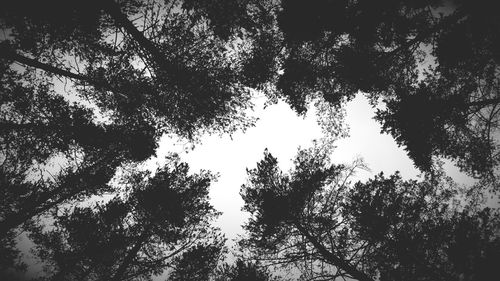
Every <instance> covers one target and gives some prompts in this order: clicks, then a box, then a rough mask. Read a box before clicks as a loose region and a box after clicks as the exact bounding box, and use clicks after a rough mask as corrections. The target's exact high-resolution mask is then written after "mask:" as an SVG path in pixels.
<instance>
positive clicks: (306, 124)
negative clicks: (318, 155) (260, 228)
mask: <svg viewBox="0 0 500 281" xmlns="http://www.w3.org/2000/svg"><path fill="white" fill-rule="evenodd" d="M346 111H347V116H346V119H345V121H346V122H347V124H349V127H350V131H349V134H350V136H349V137H348V138H344V139H341V140H339V141H337V142H336V146H337V148H336V149H335V150H334V152H333V154H332V161H333V162H334V163H350V162H352V161H353V160H354V159H356V158H357V157H362V158H363V159H364V161H365V163H366V164H367V165H368V167H369V169H370V171H359V172H358V174H357V175H356V176H357V178H356V179H358V180H366V179H367V178H370V177H372V176H373V175H375V174H378V173H379V172H381V171H383V172H384V173H386V174H392V173H394V172H395V171H400V172H401V174H402V176H403V177H404V178H406V179H409V178H416V176H417V175H418V174H419V172H418V171H417V170H416V169H415V168H414V166H413V164H412V162H411V160H410V159H409V158H408V157H407V156H406V153H405V151H404V150H403V149H402V148H399V147H398V146H397V144H396V143H395V141H394V140H393V138H392V137H391V136H389V135H387V134H381V133H380V124H379V123H377V122H376V121H375V120H373V116H374V110H373V109H372V108H371V106H370V105H369V103H368V100H367V99H366V98H365V97H363V96H362V95H358V96H357V97H356V98H355V99H354V100H352V101H351V102H349V103H348V104H347V107H346ZM255 115H256V116H258V117H259V121H258V122H257V123H256V125H255V127H252V128H250V129H248V130H247V131H246V132H245V133H242V132H239V133H236V134H234V135H233V136H232V138H231V137H229V136H222V137H221V136H217V135H214V136H206V137H203V138H202V142H201V144H198V145H196V146H195V148H194V149H193V150H186V149H185V146H182V145H178V144H177V145H176V144H175V143H174V142H173V141H172V140H169V139H167V138H164V139H162V141H161V142H160V147H159V149H158V155H157V159H163V158H164V156H165V155H166V154H167V153H168V152H171V151H175V152H178V153H179V154H180V156H181V158H182V160H183V161H186V162H187V163H189V165H190V168H191V172H197V171H199V170H200V169H205V170H211V171H212V172H214V173H218V174H219V179H218V181H217V182H215V183H214V184H213V185H212V187H211V191H210V197H211V201H212V204H213V205H214V207H215V208H216V209H217V210H218V211H221V212H222V213H223V214H222V216H221V217H220V218H219V220H218V221H217V225H218V226H220V227H221V229H222V231H223V232H224V233H225V234H226V237H227V238H229V239H230V240H231V239H234V238H236V237H237V235H238V234H242V228H241V225H242V224H243V223H244V222H245V220H246V218H247V215H246V214H245V213H244V212H242V211H241V208H242V206H243V200H242V199H241V197H240V195H239V190H240V187H241V185H242V184H244V183H245V181H246V168H254V167H255V166H256V163H257V162H258V161H259V160H261V159H262V158H263V152H264V149H265V148H267V149H268V150H269V152H271V154H273V155H274V156H275V157H277V158H278V161H279V164H280V167H281V169H282V170H284V171H287V170H288V169H290V168H291V165H292V159H293V158H294V156H295V154H296V152H297V149H298V147H299V146H301V147H309V146H311V145H312V141H313V140H314V139H319V138H321V137H322V132H321V129H320V127H319V125H318V124H317V122H316V116H315V115H314V114H313V113H312V112H308V114H307V115H306V117H299V116H297V115H296V113H295V112H294V111H292V110H291V109H290V107H289V106H288V105H287V104H286V103H284V102H279V103H277V104H274V105H271V106H269V107H267V108H265V109H263V108H262V107H258V108H257V109H256V111H255ZM157 159H153V160H152V161H151V162H150V165H154V163H156V162H159V160H157ZM446 167H447V169H448V170H449V171H450V173H451V174H452V175H453V176H455V178H456V180H459V181H464V180H466V178H465V177H463V175H459V173H458V171H457V169H456V168H454V167H453V166H452V165H446ZM230 244H232V243H230Z"/></svg>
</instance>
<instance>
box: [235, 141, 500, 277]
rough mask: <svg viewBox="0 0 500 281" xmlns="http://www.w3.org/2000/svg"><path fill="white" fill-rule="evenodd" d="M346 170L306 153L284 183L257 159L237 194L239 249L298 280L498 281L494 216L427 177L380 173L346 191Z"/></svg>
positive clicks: (267, 161) (272, 166)
mask: <svg viewBox="0 0 500 281" xmlns="http://www.w3.org/2000/svg"><path fill="white" fill-rule="evenodd" d="M357 165H359V164H357ZM355 168H356V165H355V166H353V167H347V166H342V165H340V166H339V165H331V164H329V161H328V158H327V157H326V156H325V155H324V154H323V153H322V152H321V150H318V149H317V148H313V149H308V150H302V151H299V154H298V156H297V158H296V160H295V167H294V168H293V169H292V170H291V171H290V173H287V174H285V173H283V172H281V171H280V169H279V167H278V165H277V159H276V158H274V157H273V156H272V155H271V154H270V153H269V152H265V154H264V159H263V160H262V161H260V162H259V163H258V164H257V168H255V169H252V170H249V171H248V174H249V180H248V184H246V185H244V186H243V187H242V190H241V194H242V197H243V199H244V200H245V205H244V210H245V211H247V212H249V213H250V216H251V217H250V220H249V222H248V223H247V224H246V225H245V229H246V230H247V232H248V237H247V238H245V239H243V240H242V241H241V245H242V246H243V247H244V248H245V247H246V248H247V249H249V250H250V251H251V252H252V253H253V255H252V257H253V258H254V259H256V260H261V261H262V262H264V263H266V264H267V265H273V264H274V265H281V266H283V267H284V268H285V269H288V270H290V269H291V268H298V269H300V271H301V272H302V274H303V277H304V278H306V279H321V280H323V279H324V280H327V279H328V280H330V279H336V278H340V277H344V278H347V277H348V278H353V279H355V280H366V281H368V280H408V279H411V280H477V278H478V277H479V276H480V277H481V278H485V280H493V279H492V278H494V277H495V276H498V269H497V267H496V266H494V265H493V264H494V263H495V260H496V259H497V258H498V254H499V253H500V237H499V236H498V233H499V232H498V230H499V227H500V224H499V219H500V216H499V213H498V210H491V209H488V208H483V207H481V206H480V205H475V204H468V205H465V206H460V205H457V204H455V203H453V202H454V200H455V201H456V200H458V199H457V198H458V197H457V191H456V190H457V187H456V186H454V185H453V183H452V182H450V181H449V180H447V179H446V178H444V177H443V176H442V175H440V174H437V173H436V174H433V175H432V176H430V177H428V178H425V179H424V180H422V181H414V180H409V181H404V180H402V179H401V176H400V175H399V174H397V173H396V174H395V175H392V176H390V177H389V178H386V177H384V176H383V175H382V174H380V175H378V176H376V177H375V178H374V179H372V180H369V181H368V182H366V183H361V182H358V183H356V184H354V185H353V184H351V183H350V181H351V179H350V177H351V176H352V173H353V172H354V170H353V169H355ZM462 278H464V279H462ZM488 278H489V279H488Z"/></svg>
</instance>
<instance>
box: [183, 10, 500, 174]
mask: <svg viewBox="0 0 500 281" xmlns="http://www.w3.org/2000/svg"><path fill="white" fill-rule="evenodd" d="M202 2H204V3H206V4H202ZM212 2H217V4H214V3H212ZM187 3H193V4H191V5H192V6H194V3H196V4H197V5H198V6H199V7H198V8H197V10H199V13H200V14H202V15H206V16H207V17H208V18H209V19H210V20H211V21H210V23H211V24H212V25H214V26H215V29H216V30H219V31H220V32H219V33H220V34H221V36H222V35H224V36H227V34H228V33H229V34H236V35H237V34H239V33H243V35H242V38H245V39H246V41H248V42H249V45H250V46H251V47H250V49H251V52H255V53H261V56H260V57H257V58H252V59H250V60H248V65H247V67H245V68H244V69H245V70H247V71H248V72H247V73H251V72H254V70H257V69H259V71H257V73H261V76H260V77H259V76H257V77H253V78H255V79H256V80H255V81H259V82H258V83H257V84H259V83H260V85H261V86H262V85H265V84H266V83H271V84H272V85H273V86H275V89H276V93H275V94H277V95H280V96H282V97H284V98H286V100H287V101H288V102H289V104H290V105H291V106H292V107H293V108H294V109H295V110H296V111H297V112H299V113H304V112H305V111H306V109H307V106H308V103H307V102H308V100H309V97H311V96H320V97H322V98H323V99H325V100H326V101H328V102H330V104H331V105H332V106H333V107H339V106H341V105H342V104H343V103H344V102H345V101H348V100H350V99H352V98H353V97H354V96H355V95H356V93H358V91H361V92H364V93H366V95H367V96H369V97H370V98H371V100H372V102H373V103H374V104H380V105H383V106H382V109H379V112H378V114H377V119H378V120H379V121H380V122H381V123H382V125H383V131H384V132H386V133H390V134H391V135H392V136H393V137H394V138H395V139H396V141H397V142H398V144H400V145H402V146H404V147H405V149H406V150H407V151H408V155H409V156H410V157H411V158H412V159H413V161H414V163H415V165H416V166H417V167H418V168H420V169H422V170H425V171H428V170H430V169H431V168H432V166H433V164H434V161H433V158H434V157H446V158H451V159H454V160H456V161H457V162H458V164H459V166H460V167H461V168H462V169H463V170H464V171H467V172H469V173H470V174H471V175H474V176H477V177H485V176H492V172H493V171H494V170H495V167H496V166H497V165H498V161H499V159H498V155H499V154H498V149H497V147H498V143H497V141H496V140H495V138H494V136H495V135H497V134H498V118H499V115H498V104H499V101H500V100H499V98H498V84H499V72H498V68H499V63H500V51H499V50H500V36H499V34H500V21H499V19H498V17H497V15H496V13H495V12H494V11H495V9H494V7H493V2H491V1H471V0H452V1H444V0H424V1H413V0H400V1H382V2H380V1H370V0H361V1H349V0H340V1H331V0H318V1H314V2H313V3H309V2H307V1H297V0H282V1H274V0H269V1H208V2H207V1H188V2H187ZM208 3H211V4H208ZM222 15H224V16H222ZM264 19H266V20H264ZM254 75H255V74H254ZM243 76H244V77H252V75H251V74H248V75H246V76H245V75H243Z"/></svg>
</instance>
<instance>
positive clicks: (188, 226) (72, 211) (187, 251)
mask: <svg viewBox="0 0 500 281" xmlns="http://www.w3.org/2000/svg"><path fill="white" fill-rule="evenodd" d="M169 166H170V167H169ZM169 166H167V167H165V168H163V169H161V170H158V171H156V173H155V175H154V176H152V177H149V175H147V174H145V175H144V174H140V173H139V174H138V173H137V172H135V173H133V174H131V175H130V176H129V177H128V178H127V179H126V181H125V182H124V184H125V185H126V186H127V188H129V189H131V192H130V193H129V195H128V196H126V198H124V199H122V198H120V197H114V198H113V199H112V200H110V201H109V202H107V203H105V204H102V203H98V204H97V205H95V206H89V207H75V208H68V209H66V210H65V211H62V213H61V212H60V213H61V214H55V220H56V221H55V223H54V226H53V227H51V228H50V229H49V230H48V231H45V230H44V229H43V227H41V228H39V229H38V230H35V231H33V233H32V234H31V236H32V237H33V240H34V241H35V242H36V245H37V246H36V247H37V248H36V253H37V255H38V256H39V257H40V258H41V259H42V261H44V263H45V264H46V269H45V270H46V273H47V274H48V275H47V277H46V279H47V280H52V279H57V280H75V279H78V280H151V277H152V276H154V275H160V274H162V273H164V271H165V272H166V271H167V269H168V270H171V269H170V267H171V266H174V273H173V275H174V276H178V275H179V272H180V271H187V272H188V273H189V274H195V273H196V272H195V270H191V269H193V268H186V266H188V265H186V264H185V261H184V262H182V261H183V260H185V259H186V257H187V256H192V255H193V254H196V253H198V254H199V253H206V254H207V255H208V256H207V257H209V258H211V259H208V260H209V261H210V262H211V263H213V262H214V261H215V262H216V260H217V258H218V253H219V252H220V251H221V250H222V248H223V246H224V242H225V239H224V238H223V237H222V236H221V235H220V234H219V233H218V230H217V229H215V228H213V227H211V226H210V222H211V221H212V220H213V219H214V218H215V217H216V216H217V215H218V213H217V212H215V210H214V209H213V208H212V206H211V205H210V204H209V202H208V187H209V185H210V182H211V180H212V179H213V177H212V176H211V175H210V174H208V173H200V174H194V175H188V166H187V165H186V164H185V163H180V162H179V161H178V159H173V161H172V163H170V164H169ZM198 254H196V255H198ZM203 257H205V256H203ZM199 258H201V257H199ZM214 258H215V260H214ZM179 259H180V260H179ZM199 265H201V264H199ZM209 265H210V264H207V265H206V266H205V267H204V268H208V269H210V268H211V267H210V266H209ZM199 270H203V268H200V269H199ZM200 274H203V272H200ZM192 276H193V277H194V275H192ZM173 280H177V279H175V278H174V279H173ZM182 280H186V279H182ZM190 280H204V279H203V277H200V278H199V279H190Z"/></svg>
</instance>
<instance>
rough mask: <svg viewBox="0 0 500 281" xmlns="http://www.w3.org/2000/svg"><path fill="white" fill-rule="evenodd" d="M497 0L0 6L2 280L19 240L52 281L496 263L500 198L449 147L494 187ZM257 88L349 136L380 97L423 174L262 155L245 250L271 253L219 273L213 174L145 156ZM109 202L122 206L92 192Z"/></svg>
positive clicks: (448, 269) (214, 123)
mask: <svg viewBox="0 0 500 281" xmlns="http://www.w3.org/2000/svg"><path fill="white" fill-rule="evenodd" d="M493 4H494V3H493V2H492V1H479V2H478V1H477V0H476V1H472V0H421V1H414V0H399V1H396V0H387V1H372V0H338V1H334V0H315V1H312V2H310V1H309V2H308V1H298V0H245V1H243V0H203V1H198V0H165V1H155V0H153V1H141V0H134V1H120V0H101V1H98V0H91V1H85V2H78V3H77V2H73V1H63V0H50V1H44V2H40V1H38V2H32V1H25V0H20V1H10V2H9V3H7V4H5V5H3V6H2V9H1V10H0V29H1V32H0V277H2V276H3V275H4V274H7V273H6V272H9V271H12V270H17V269H19V270H23V269H25V267H26V264H24V263H23V261H22V259H21V258H20V251H19V249H17V246H16V239H18V236H19V235H21V234H22V233H24V234H27V235H28V236H29V238H30V239H31V240H32V242H34V243H35V254H36V255H37V256H38V257H39V258H40V259H41V260H43V263H44V265H45V266H46V269H47V270H46V276H43V277H41V278H42V279H44V278H45V279H47V280H73V279H78V280H80V279H82V280H149V279H151V278H152V276H155V275H159V274H162V273H163V272H167V273H168V274H167V275H168V278H170V279H171V280H248V279H251V280H254V279H255V280H274V279H273V278H274V277H273V276H272V274H270V272H269V269H267V268H265V267H267V266H272V265H275V266H277V265H283V266H285V267H286V268H290V267H292V265H294V266H296V267H297V268H299V270H300V271H301V273H302V277H303V278H304V279H314V280H322V279H328V278H330V279H335V278H342V277H349V278H353V279H356V280H364V281H368V280H370V281H371V280H377V279H378V280H401V279H418V280H476V279H488V278H489V277H488V276H490V275H489V274H496V275H498V270H497V269H496V268H495V266H494V265H493V263H494V261H495V260H496V259H498V258H499V254H498V253H499V252H500V245H499V243H500V242H499V238H498V225H499V224H498V223H499V222H498V218H499V216H498V209H494V208H485V207H484V204H479V203H477V202H476V201H474V200H473V199H474V198H472V197H473V196H472V195H471V194H472V192H471V190H469V193H467V191H464V192H462V191H460V188H459V186H458V185H456V184H454V183H452V182H450V181H449V180H448V179H447V178H446V176H445V175H443V173H442V172H441V171H440V168H439V161H440V160H441V159H442V158H447V159H451V160H453V161H455V163H456V164H458V166H459V167H460V169H461V170H462V171H464V172H466V173H468V174H469V175H471V176H473V177H475V178H476V179H479V180H481V182H480V184H478V185H477V186H476V187H477V188H476V190H473V191H474V192H478V193H479V194H480V195H479V197H481V196H485V195H486V191H485V190H487V189H489V192H491V194H494V193H495V192H498V186H499V185H498V182H497V177H498V176H499V175H498V171H499V170H498V167H499V164H500V158H499V157H500V156H499V155H500V151H499V143H498V137H499V130H498V128H499V123H498V122H499V112H500V109H499V103H500V98H499V96H498V92H499V81H500V79H499V78H500V72H499V69H500V68H499V65H500V20H499V17H498V16H497V13H495V11H496V10H495V9H494V5H493ZM256 92H259V93H264V95H265V96H266V97H267V100H268V102H276V101H277V100H278V99H281V100H284V101H286V102H287V103H288V104H289V105H290V107H291V108H293V109H294V110H295V111H296V112H297V113H298V114H305V112H306V111H307V110H308V109H309V108H311V107H313V106H316V110H317V112H318V114H319V118H318V119H319V122H321V125H322V127H323V129H324V130H326V131H328V132H330V133H331V134H332V135H334V136H341V135H343V134H344V130H343V120H342V117H343V115H344V114H343V106H344V105H345V104H346V102H348V101H350V100H352V99H353V98H354V97H355V96H356V95H357V94H359V93H362V94H364V95H366V96H367V97H368V98H369V99H370V101H371V103H372V105H373V107H374V108H375V109H376V118H375V119H376V120H377V121H378V122H379V123H380V124H381V130H382V132H385V133H388V134H390V135H392V137H394V139H395V140H396V142H397V143H398V144H399V145H400V146H403V147H404V149H405V150H406V151H407V153H408V156H409V157H410V158H411V159H412V160H413V163H414V164H415V166H416V167H417V168H419V169H420V170H421V171H422V172H423V173H424V177H423V179H421V180H418V181H417V180H404V179H402V177H401V176H400V175H399V174H398V173H396V174H394V175H390V176H386V175H383V174H379V175H377V176H375V177H374V178H372V179H370V180H368V181H366V182H358V183H352V182H350V178H351V176H352V173H353V172H354V171H355V170H356V169H357V167H358V166H359V165H361V164H360V163H355V164H354V166H348V165H333V164H331V163H330V161H329V159H328V156H327V154H328V151H327V149H325V148H324V147H319V146H315V147H314V148H312V149H309V150H301V151H299V153H298V156H297V157H296V159H295V162H294V164H295V167H294V168H293V169H292V170H291V171H290V172H289V173H285V172H282V171H280V169H279V167H278V164H277V159H276V158H274V157H273V156H272V155H271V154H270V153H269V152H267V151H266V152H265V154H264V159H263V160H262V161H261V162H259V163H258V165H257V168H255V169H251V170H249V171H248V175H249V180H248V183H247V184H246V185H244V186H243V187H242V190H241V195H242V197H243V199H244V201H245V206H244V210H245V211H247V212H249V213H250V214H251V218H250V220H249V222H248V224H247V225H246V231H247V232H248V237H247V239H245V240H243V241H242V242H241V245H242V247H243V248H242V249H243V251H246V250H248V251H250V252H251V253H252V255H251V256H250V257H251V258H250V259H256V258H257V259H262V261H261V262H257V263H253V262H249V261H248V260H239V261H237V262H236V263H235V265H234V266H233V265H227V266H225V267H224V266H223V267H222V268H221V267H219V262H220V260H221V259H223V256H224V255H225V251H226V250H225V248H224V243H225V240H224V239H223V237H221V235H220V233H219V231H218V229H216V228H214V227H213V226H211V222H212V221H213V219H214V218H215V217H217V212H215V211H214V209H213V207H212V206H211V205H210V204H209V202H208V188H209V185H210V182H211V181H213V180H214V177H213V176H212V175H211V174H210V173H208V172H204V171H202V172H200V173H198V174H190V173H189V172H188V167H187V165H186V164H184V163H182V162H181V161H180V159H178V158H176V157H172V158H171V159H170V160H169V161H168V164H167V165H166V166H165V167H160V168H159V170H158V171H156V172H155V173H152V174H148V173H147V172H144V171H143V170H141V169H139V168H137V167H140V165H141V163H143V162H144V161H145V160H147V159H149V158H151V157H154V156H155V153H156V149H157V148H158V142H159V140H160V138H161V137H162V136H165V135H168V136H175V137H177V138H182V139H184V140H187V141H189V142H196V141H200V136H202V135H204V134H206V133H218V134H225V133H227V134H232V133H234V132H236V131H237V130H245V129H246V128H248V127H250V126H252V125H253V124H254V122H255V120H256V119H255V118H254V117H252V116H251V115H249V114H248V110H249V109H252V106H253V98H254V93H256ZM311 101H315V102H313V103H311ZM328 145H330V146H331V145H332V144H331V143H330V144H328ZM128 167H136V168H134V169H132V171H131V172H130V173H129V174H127V173H125V174H121V173H117V171H124V170H127V169H128ZM477 189H480V191H478V190H477ZM459 191H460V192H462V193H460V192H459ZM102 195H107V196H110V197H112V198H113V199H111V200H109V201H107V202H101V203H95V202H93V201H92V200H94V199H95V198H96V197H100V196H102ZM462 197H463V198H462ZM459 198H462V199H459ZM476 199H477V198H476ZM456 201H460V202H461V204H456V203H453V202H456ZM83 229H95V231H93V232H88V231H82V230H83ZM9 278H10V277H9Z"/></svg>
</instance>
